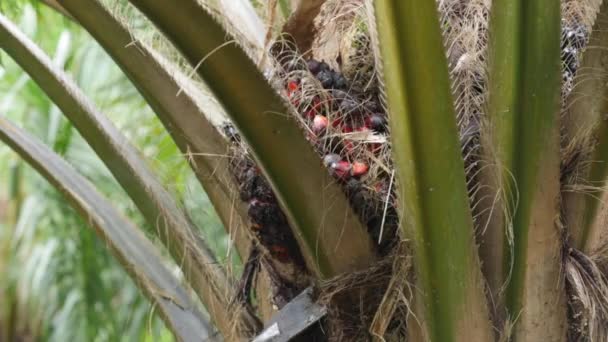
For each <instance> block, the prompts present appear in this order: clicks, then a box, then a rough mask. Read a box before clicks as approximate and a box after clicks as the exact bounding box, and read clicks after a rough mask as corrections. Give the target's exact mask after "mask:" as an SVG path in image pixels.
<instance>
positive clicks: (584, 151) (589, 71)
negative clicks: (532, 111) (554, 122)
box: [563, 2, 608, 253]
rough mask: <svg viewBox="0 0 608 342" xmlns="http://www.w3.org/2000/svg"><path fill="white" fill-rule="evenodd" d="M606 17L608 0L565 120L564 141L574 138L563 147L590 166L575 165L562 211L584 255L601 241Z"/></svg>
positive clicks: (607, 104)
mask: <svg viewBox="0 0 608 342" xmlns="http://www.w3.org/2000/svg"><path fill="white" fill-rule="evenodd" d="M607 16H608V3H606V2H604V3H602V5H601V7H600V10H599V14H598V16H597V19H596V21H595V25H594V27H593V30H592V32H591V36H590V38H589V43H588V47H587V49H586V50H585V53H584V55H583V59H582V61H581V65H580V68H579V71H578V74H577V76H576V82H575V86H574V88H573V89H572V92H571V93H570V96H569V98H568V104H569V105H568V111H567V112H566V114H565V115H564V122H563V127H564V131H565V132H564V134H565V135H566V139H565V140H566V141H568V142H571V143H570V144H569V146H565V147H564V149H565V150H566V151H567V152H568V155H569V156H571V157H570V159H571V160H572V162H571V163H574V164H575V163H577V162H579V161H580V160H583V159H584V157H586V156H588V155H590V158H589V159H590V161H591V162H590V165H582V166H580V167H578V168H573V169H572V171H571V173H570V174H571V177H572V179H571V180H569V181H571V182H572V183H573V184H570V186H571V187H570V188H566V189H564V193H563V196H564V212H565V213H566V215H568V216H567V217H566V218H565V221H566V224H567V225H568V227H570V228H571V231H570V233H571V237H572V242H573V245H574V246H575V247H576V248H578V249H579V250H581V251H584V252H586V253H591V252H594V251H595V250H596V249H597V248H598V247H599V246H600V245H601V244H602V243H603V239H602V238H601V236H600V234H601V231H602V229H601V227H600V224H601V223H600V222H599V221H597V220H596V218H597V215H598V214H599V213H598V209H599V208H600V203H601V201H602V200H603V193H604V191H603V190H604V186H605V181H606V179H607V176H608V168H607V167H606V166H607V165H608V164H607V163H606V157H607V156H608V134H606V132H607V129H608V126H607V125H608V123H607V122H606V120H605V118H604V117H603V116H604V113H606V110H607V109H608V101H607V99H606V87H605V84H606V75H607V72H608V69H607V68H606V66H605V63H604V61H605V59H606V58H607V56H608V51H607V50H606V48H605V47H606V46H607V44H608V33H607V31H606V28H607V27H608V26H607V25H608V23H607V19H608V18H607ZM564 163H565V164H569V163H568V162H567V161H566V162H564ZM575 165H576V164H575ZM579 186H580V187H582V188H578V187H579ZM572 187H574V188H572Z"/></svg>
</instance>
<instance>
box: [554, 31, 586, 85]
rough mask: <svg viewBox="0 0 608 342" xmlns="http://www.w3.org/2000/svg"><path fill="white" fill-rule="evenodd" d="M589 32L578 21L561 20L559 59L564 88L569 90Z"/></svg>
mask: <svg viewBox="0 0 608 342" xmlns="http://www.w3.org/2000/svg"><path fill="white" fill-rule="evenodd" d="M588 39H589V32H588V30H587V28H586V27H585V26H584V25H583V24H582V23H580V22H573V23H569V22H565V21H563V22H562V37H561V51H562V52H561V59H562V70H563V73H562V74H563V79H564V88H565V89H564V90H565V91H571V90H572V87H573V85H574V75H575V74H576V70H577V69H578V67H579V64H580V54H581V52H582V51H583V49H584V47H585V46H586V45H587V41H588Z"/></svg>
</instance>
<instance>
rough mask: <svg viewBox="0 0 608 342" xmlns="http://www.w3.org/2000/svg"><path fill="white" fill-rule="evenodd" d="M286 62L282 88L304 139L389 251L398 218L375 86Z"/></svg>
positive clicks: (324, 68) (321, 66)
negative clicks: (358, 85) (362, 85)
mask: <svg viewBox="0 0 608 342" xmlns="http://www.w3.org/2000/svg"><path fill="white" fill-rule="evenodd" d="M286 65H287V67H285V69H286V70H284V77H283V80H284V85H283V86H284V87H285V92H286V96H287V97H288V99H289V101H290V102H291V104H292V105H293V106H294V107H295V108H296V110H297V113H298V114H299V120H300V122H301V123H302V125H303V127H304V129H305V131H306V133H307V137H308V140H309V141H310V142H311V144H312V145H313V146H314V147H315V149H316V151H317V152H318V153H319V156H320V157H321V158H322V160H323V164H324V165H325V166H326V167H327V169H328V171H329V172H330V173H331V174H332V175H333V177H334V179H335V180H336V181H337V182H339V183H340V184H341V185H342V186H343V189H344V191H345V192H346V193H347V195H348V197H349V199H350V202H351V205H352V207H353V209H354V210H355V212H356V213H357V214H358V215H359V217H360V218H361V220H362V221H363V222H364V223H365V224H366V226H367V228H368V231H369V233H370V234H371V236H372V238H373V239H374V241H376V242H378V244H379V251H380V252H381V253H386V252H388V251H389V250H390V246H391V245H392V242H394V240H395V232H396V229H397V225H398V218H397V211H396V207H395V201H394V198H395V196H394V191H393V189H394V187H393V186H392V177H391V175H392V162H391V159H390V147H389V143H388V136H387V134H388V120H387V114H386V111H385V110H384V107H383V106H382V105H381V100H380V98H379V94H378V92H377V89H374V88H373V87H369V88H366V89H365V90H362V89H361V88H360V87H351V86H350V83H349V80H347V79H346V78H345V77H344V76H343V74H342V73H340V72H338V71H336V70H334V69H332V68H331V67H330V66H329V65H328V64H327V63H325V62H324V61H318V60H315V59H309V60H307V61H303V60H296V62H292V63H290V64H286Z"/></svg>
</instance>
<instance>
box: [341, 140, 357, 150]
mask: <svg viewBox="0 0 608 342" xmlns="http://www.w3.org/2000/svg"><path fill="white" fill-rule="evenodd" d="M343 145H344V150H345V151H346V152H347V153H350V152H352V151H353V150H354V149H355V144H353V142H352V141H350V140H344V142H343Z"/></svg>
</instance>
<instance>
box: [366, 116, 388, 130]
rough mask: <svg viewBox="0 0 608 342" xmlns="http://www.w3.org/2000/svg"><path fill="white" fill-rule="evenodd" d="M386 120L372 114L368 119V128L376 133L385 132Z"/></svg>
mask: <svg viewBox="0 0 608 342" xmlns="http://www.w3.org/2000/svg"><path fill="white" fill-rule="evenodd" d="M386 124H387V122H386V118H385V117H384V115H382V114H372V115H371V116H370V117H369V128H371V129H372V130H373V131H375V132H377V133H384V132H386Z"/></svg>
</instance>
